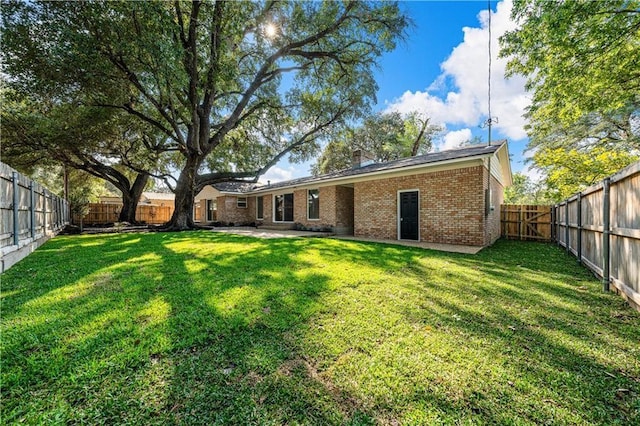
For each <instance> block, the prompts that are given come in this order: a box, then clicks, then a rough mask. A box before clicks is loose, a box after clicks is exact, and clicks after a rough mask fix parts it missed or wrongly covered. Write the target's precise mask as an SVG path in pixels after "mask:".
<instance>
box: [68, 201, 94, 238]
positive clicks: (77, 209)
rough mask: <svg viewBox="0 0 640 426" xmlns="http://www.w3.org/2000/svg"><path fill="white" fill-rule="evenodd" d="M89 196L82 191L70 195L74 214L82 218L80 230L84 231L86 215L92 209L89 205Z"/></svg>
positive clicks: (70, 206)
mask: <svg viewBox="0 0 640 426" xmlns="http://www.w3.org/2000/svg"><path fill="white" fill-rule="evenodd" d="M89 202H90V201H89V197H87V196H86V195H84V194H80V193H72V194H70V195H69V208H70V209H71V214H72V215H77V216H78V217H79V218H80V232H82V230H83V227H82V221H83V220H84V217H85V216H86V215H88V214H89V212H90V211H91V206H89Z"/></svg>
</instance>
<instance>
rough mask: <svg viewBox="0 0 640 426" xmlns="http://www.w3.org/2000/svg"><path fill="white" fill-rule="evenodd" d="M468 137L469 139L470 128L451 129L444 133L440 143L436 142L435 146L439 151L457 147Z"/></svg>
mask: <svg viewBox="0 0 640 426" xmlns="http://www.w3.org/2000/svg"><path fill="white" fill-rule="evenodd" d="M469 139H471V129H460V130H453V131H451V132H448V133H447V134H446V135H444V137H443V138H442V143H441V144H436V148H438V150H439V151H446V150H448V149H454V148H459V147H460V146H462V144H463V143H464V142H466V141H468V140H469Z"/></svg>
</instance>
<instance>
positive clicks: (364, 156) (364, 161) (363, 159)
mask: <svg viewBox="0 0 640 426" xmlns="http://www.w3.org/2000/svg"><path fill="white" fill-rule="evenodd" d="M372 163H375V160H374V158H373V155H371V154H369V153H368V152H367V151H365V150H363V149H356V150H355V151H353V154H352V156H351V168H353V169H357V168H359V167H363V166H367V165H369V164H372Z"/></svg>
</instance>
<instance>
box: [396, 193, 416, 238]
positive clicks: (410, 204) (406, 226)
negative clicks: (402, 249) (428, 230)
mask: <svg viewBox="0 0 640 426" xmlns="http://www.w3.org/2000/svg"><path fill="white" fill-rule="evenodd" d="M400 239H401V240H418V191H409V192H401V193H400Z"/></svg>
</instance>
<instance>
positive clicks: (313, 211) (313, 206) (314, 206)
mask: <svg viewBox="0 0 640 426" xmlns="http://www.w3.org/2000/svg"><path fill="white" fill-rule="evenodd" d="M307 219H310V220H313V219H320V191H319V190H317V189H310V190H309V191H307Z"/></svg>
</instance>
